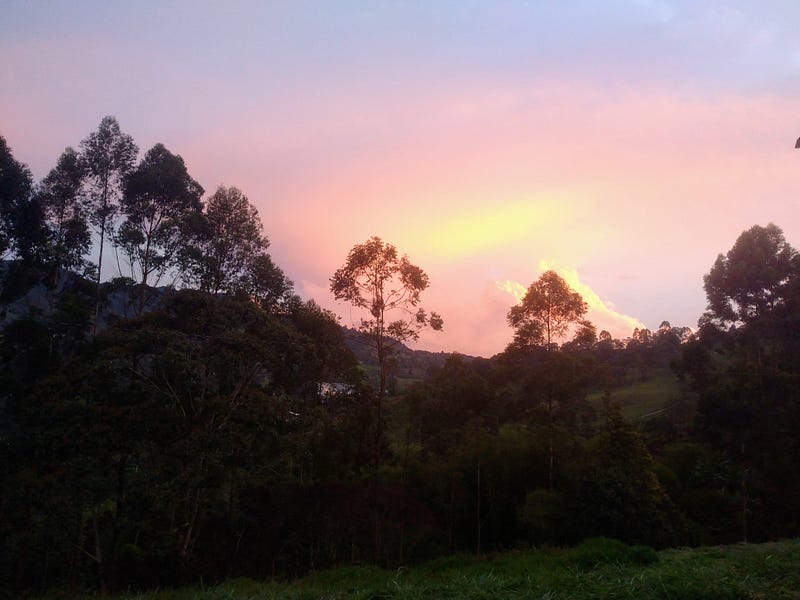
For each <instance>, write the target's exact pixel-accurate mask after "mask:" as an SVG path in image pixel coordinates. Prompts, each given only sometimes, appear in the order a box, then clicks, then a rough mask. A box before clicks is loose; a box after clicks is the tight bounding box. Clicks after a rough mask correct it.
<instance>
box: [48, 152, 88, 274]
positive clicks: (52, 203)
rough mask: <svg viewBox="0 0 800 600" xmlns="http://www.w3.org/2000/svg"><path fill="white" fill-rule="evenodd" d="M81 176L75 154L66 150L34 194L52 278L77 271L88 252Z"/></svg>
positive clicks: (81, 166) (82, 173) (80, 165)
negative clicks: (65, 271)
mask: <svg viewBox="0 0 800 600" xmlns="http://www.w3.org/2000/svg"><path fill="white" fill-rule="evenodd" d="M83 176H84V167H83V164H82V162H81V160H80V157H79V156H78V153H77V152H76V151H75V150H73V149H72V148H66V149H65V150H64V152H63V153H62V154H61V156H60V157H59V159H58V163H57V164H56V166H55V167H54V168H53V169H52V170H51V171H50V173H48V175H47V177H45V178H44V179H43V180H42V181H41V183H40V184H39V187H38V190H37V196H38V197H39V198H40V202H41V204H42V208H43V210H44V214H45V219H46V222H47V227H48V237H49V238H50V244H49V248H48V255H49V256H48V263H49V264H50V266H51V267H53V269H54V274H53V276H54V277H57V276H58V271H59V270H60V269H75V268H79V267H81V266H82V265H83V264H84V258H83V257H84V256H85V255H86V253H87V252H88V251H89V245H90V243H91V236H90V233H89V224H88V222H87V217H86V206H85V202H84V198H83V195H82V192H81V188H82V185H83Z"/></svg>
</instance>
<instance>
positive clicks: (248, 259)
mask: <svg viewBox="0 0 800 600" xmlns="http://www.w3.org/2000/svg"><path fill="white" fill-rule="evenodd" d="M188 225H189V226H190V232H191V235H192V239H191V243H189V244H187V246H186V247H185V248H184V249H183V256H182V261H183V266H184V270H185V273H184V277H185V278H186V280H187V281H188V282H189V283H191V284H193V285H196V286H197V287H198V288H199V289H200V290H203V291H205V292H208V293H211V294H217V293H220V292H225V293H228V294H237V293H241V294H244V295H246V296H248V297H251V298H253V299H255V300H256V301H257V302H258V303H259V304H260V305H261V306H262V307H263V308H264V309H266V310H269V311H273V310H276V309H277V308H278V307H279V306H281V305H282V304H284V303H285V302H287V301H288V298H289V297H290V295H291V290H292V282H291V281H289V280H288V279H287V278H286V277H285V275H284V274H283V271H282V270H281V269H280V268H279V267H278V266H277V265H275V264H274V263H273V261H272V259H271V258H270V256H269V254H267V248H268V247H269V240H268V239H267V237H266V236H265V235H264V234H263V226H262V225H261V221H260V220H259V218H258V211H257V210H256V208H255V207H254V206H253V205H252V204H250V201H249V200H248V199H247V196H245V195H244V194H243V193H242V192H241V191H240V190H238V189H237V188H235V187H230V188H226V187H222V186H221V187H219V188H218V189H217V190H216V191H215V192H214V193H213V194H212V195H211V197H210V198H209V199H208V201H207V202H206V206H205V211H204V212H203V213H202V214H200V215H196V216H195V219H194V220H192V221H190V222H189V224H188Z"/></svg>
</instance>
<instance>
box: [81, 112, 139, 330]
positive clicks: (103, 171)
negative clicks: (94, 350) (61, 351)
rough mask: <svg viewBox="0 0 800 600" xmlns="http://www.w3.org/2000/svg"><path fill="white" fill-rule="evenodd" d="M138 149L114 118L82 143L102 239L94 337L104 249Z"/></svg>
mask: <svg viewBox="0 0 800 600" xmlns="http://www.w3.org/2000/svg"><path fill="white" fill-rule="evenodd" d="M138 152H139V149H138V148H137V146H136V144H135V143H134V141H133V138H132V137H131V136H129V135H127V134H124V133H122V132H121V131H120V128H119V123H117V120H116V119H115V118H114V117H110V116H109V117H104V118H103V120H102V121H101V122H100V126H99V127H98V129H97V131H96V132H94V133H91V134H90V135H89V136H88V137H87V138H86V139H84V140H83V141H82V142H81V160H82V161H83V163H84V165H85V168H86V194H87V198H88V200H89V218H90V221H91V223H92V225H94V226H95V228H96V229H97V233H98V235H99V237H100V240H99V245H98V257H97V287H96V298H95V308H94V320H93V322H92V334H93V335H94V333H95V332H96V331H97V319H98V316H99V314H100V282H101V278H102V275H103V249H104V246H105V241H106V237H107V236H108V234H109V232H110V231H113V226H114V220H115V217H116V214H117V211H118V205H119V200H120V198H121V197H122V189H123V185H124V181H125V177H126V176H127V175H128V173H129V172H130V171H131V169H132V168H133V163H134V161H135V160H136V155H137V154H138Z"/></svg>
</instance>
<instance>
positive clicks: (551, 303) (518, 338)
mask: <svg viewBox="0 0 800 600" xmlns="http://www.w3.org/2000/svg"><path fill="white" fill-rule="evenodd" d="M587 309H588V305H587V304H586V302H585V301H584V300H583V298H582V297H581V295H580V294H579V293H578V292H576V291H574V290H573V289H572V288H570V287H569V284H568V283H567V282H566V281H565V280H564V278H563V277H561V276H560V275H559V274H558V273H556V272H555V271H546V272H544V273H542V275H541V277H539V279H537V280H536V281H534V282H533V283H532V284H531V285H530V286H529V287H528V290H527V291H526V292H525V295H524V296H523V297H522V300H521V301H520V303H519V304H517V305H515V306H512V307H511V309H510V310H509V311H508V315H507V320H508V324H509V325H510V326H511V327H512V328H513V329H514V344H516V345H518V346H521V347H525V346H539V347H544V348H546V349H548V350H550V349H551V348H552V345H553V344H554V343H555V342H556V340H558V339H560V338H563V337H564V335H566V333H567V330H568V329H569V327H570V326H571V325H575V324H578V323H580V322H581V320H582V319H583V316H584V315H585V314H586V311H587Z"/></svg>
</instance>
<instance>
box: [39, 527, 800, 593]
mask: <svg viewBox="0 0 800 600" xmlns="http://www.w3.org/2000/svg"><path fill="white" fill-rule="evenodd" d="M601 542H603V541H602V540H601ZM594 543H595V542H589V544H588V545H593V544H594ZM605 543H607V544H608V546H615V547H616V549H617V551H618V553H619V554H618V556H619V555H620V554H621V555H622V556H624V559H623V560H611V561H609V560H600V561H598V562H597V563H596V566H594V568H588V569H584V568H581V569H577V570H576V568H575V564H576V561H577V560H580V557H581V556H582V555H583V554H584V553H585V546H584V549H582V548H581V547H578V548H574V549H571V550H564V549H552V548H551V549H542V550H533V551H527V552H512V553H507V554H500V555H492V556H489V557H486V558H482V559H477V558H475V557H474V556H463V555H460V556H452V557H448V558H447V559H443V560H442V559H440V560H436V561H433V562H430V563H426V564H423V565H420V566H419V567H416V568H412V569H405V568H403V569H397V570H394V569H393V570H384V569H378V568H375V567H370V566H361V567H346V568H339V569H335V570H330V571H321V572H319V573H316V574H313V575H310V576H308V577H306V578H304V579H302V580H299V581H295V582H288V583H286V582H275V581H269V582H264V583H257V582H255V581H252V580H248V579H242V578H240V579H235V580H229V581H226V582H224V583H222V584H220V585H219V586H213V587H205V586H202V587H199V588H198V587H194V588H184V589H178V590H160V591H156V592H150V593H146V594H127V595H124V596H123V598H131V599H134V598H135V599H136V600H145V599H146V600H176V599H178V598H196V599H198V600H216V599H220V598H225V599H229V600H240V599H241V600H244V599H255V598H259V599H261V598H263V599H265V600H267V599H269V600H284V599H287V600H288V599H290V598H291V599H300V598H302V599H306V598H307V599H309V600H310V599H312V598H341V599H343V600H345V599H350V598H352V599H356V598H386V599H398V600H400V599H405V600H414V599H423V598H464V599H465V600H472V599H484V598H509V599H519V600H523V599H534V598H537V599H538V598H552V599H566V598H569V599H572V600H590V599H593V598H640V599H643V600H648V599H651V598H652V599H656V598H682V599H687V600H716V599H723V600H724V599H731V600H740V599H741V600H745V599H747V598H791V597H794V595H795V590H796V589H797V588H798V587H800V576H798V572H797V569H796V564H797V561H798V560H800V553H799V552H800V550H799V548H800V544H799V543H798V542H797V541H796V540H791V541H786V542H780V543H771V544H751V545H747V546H718V547H704V548H696V549H686V548H684V549H680V550H667V551H662V552H660V553H659V554H658V560H657V561H655V562H652V558H653V554H652V551H651V550H648V549H646V548H641V549H635V548H631V547H628V546H624V545H622V547H621V548H620V547H619V546H617V545H616V544H614V541H613V540H607V541H606V542H605ZM605 543H604V544H605ZM637 558H641V559H642V561H641V562H640V561H639V560H637ZM53 597H54V596H53ZM86 597H87V598H88V597H89V596H86ZM91 597H93V598H96V597H97V596H91Z"/></svg>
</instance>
